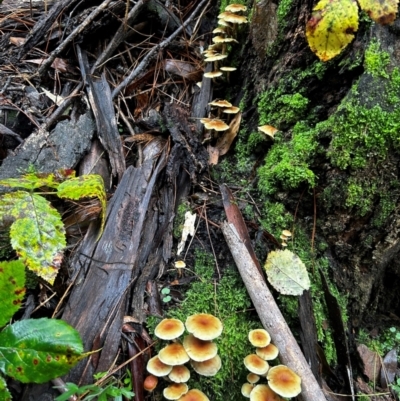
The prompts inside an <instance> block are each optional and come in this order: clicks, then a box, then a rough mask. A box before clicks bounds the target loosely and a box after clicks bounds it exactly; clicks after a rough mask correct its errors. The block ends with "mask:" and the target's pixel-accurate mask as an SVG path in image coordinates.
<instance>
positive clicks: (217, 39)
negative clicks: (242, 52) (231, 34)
mask: <svg viewBox="0 0 400 401" xmlns="http://www.w3.org/2000/svg"><path fill="white" fill-rule="evenodd" d="M212 41H213V43H230V42H236V43H238V41H237V40H236V39H234V38H224V37H222V36H214V37H213V38H212Z"/></svg>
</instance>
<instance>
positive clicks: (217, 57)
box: [204, 53, 228, 63]
mask: <svg viewBox="0 0 400 401" xmlns="http://www.w3.org/2000/svg"><path fill="white" fill-rule="evenodd" d="M227 57H228V55H227V54H219V53H217V54H214V55H213V56H210V57H206V58H205V59H204V61H205V62H206V63H209V62H214V61H219V60H223V59H224V58H227Z"/></svg>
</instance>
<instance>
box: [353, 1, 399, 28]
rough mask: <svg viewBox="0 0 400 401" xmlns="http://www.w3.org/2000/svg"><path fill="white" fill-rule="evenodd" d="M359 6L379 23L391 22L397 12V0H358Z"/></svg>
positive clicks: (387, 23)
mask: <svg viewBox="0 0 400 401" xmlns="http://www.w3.org/2000/svg"><path fill="white" fill-rule="evenodd" d="M358 4H359V5H360V7H361V8H362V9H363V10H364V11H365V12H366V13H367V14H368V15H369V17H370V18H371V19H373V20H374V21H375V22H377V23H378V24H381V25H390V24H393V21H394V20H395V19H396V14H397V8H398V7H397V6H398V1H397V0H382V1H380V0H359V1H358Z"/></svg>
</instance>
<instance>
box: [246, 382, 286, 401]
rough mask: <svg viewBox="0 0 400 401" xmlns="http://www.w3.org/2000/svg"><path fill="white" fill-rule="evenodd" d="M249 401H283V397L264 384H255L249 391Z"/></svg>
mask: <svg viewBox="0 0 400 401" xmlns="http://www.w3.org/2000/svg"><path fill="white" fill-rule="evenodd" d="M250 401H283V399H282V398H281V397H279V395H278V394H276V393H275V392H274V391H273V390H272V389H271V388H269V387H268V386H267V385H266V384H257V386H255V387H254V388H253V391H252V392H251V393H250Z"/></svg>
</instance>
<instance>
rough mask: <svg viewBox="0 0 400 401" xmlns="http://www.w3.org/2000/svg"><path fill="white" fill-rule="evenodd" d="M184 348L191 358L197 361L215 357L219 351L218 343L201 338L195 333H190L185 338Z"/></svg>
mask: <svg viewBox="0 0 400 401" xmlns="http://www.w3.org/2000/svg"><path fill="white" fill-rule="evenodd" d="M183 348H185V351H186V352H187V354H188V355H189V357H190V359H192V360H193V361H196V362H203V361H206V360H207V359H211V358H214V356H215V355H217V353H218V347H217V344H215V343H213V342H212V341H203V340H199V339H198V338H196V337H195V336H194V335H193V334H189V335H188V336H186V337H185V338H184V340H183Z"/></svg>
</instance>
